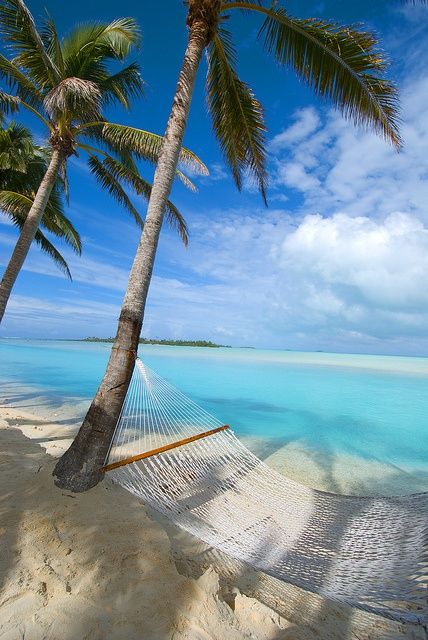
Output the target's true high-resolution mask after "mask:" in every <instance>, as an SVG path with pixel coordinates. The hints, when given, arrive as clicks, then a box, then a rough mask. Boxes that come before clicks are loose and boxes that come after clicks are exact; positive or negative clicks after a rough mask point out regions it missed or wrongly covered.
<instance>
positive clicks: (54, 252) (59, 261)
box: [34, 229, 73, 280]
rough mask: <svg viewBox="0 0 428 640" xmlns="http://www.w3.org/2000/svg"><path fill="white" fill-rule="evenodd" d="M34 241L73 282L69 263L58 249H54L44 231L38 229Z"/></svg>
mask: <svg viewBox="0 0 428 640" xmlns="http://www.w3.org/2000/svg"><path fill="white" fill-rule="evenodd" d="M34 241H35V242H36V244H38V245H39V247H40V249H41V250H42V251H43V252H44V253H46V255H48V256H49V257H50V258H51V259H52V260H53V261H54V262H55V264H56V266H57V267H58V269H59V270H60V271H62V272H63V273H64V275H66V276H67V278H69V280H73V278H72V276H71V271H70V269H69V266H68V264H67V262H66V261H65V259H64V258H63V257H62V255H61V254H60V252H59V251H58V249H56V248H55V247H54V245H53V244H52V242H50V240H48V239H47V237H46V236H45V235H44V233H43V232H42V231H40V229H37V231H36V235H35V236H34Z"/></svg>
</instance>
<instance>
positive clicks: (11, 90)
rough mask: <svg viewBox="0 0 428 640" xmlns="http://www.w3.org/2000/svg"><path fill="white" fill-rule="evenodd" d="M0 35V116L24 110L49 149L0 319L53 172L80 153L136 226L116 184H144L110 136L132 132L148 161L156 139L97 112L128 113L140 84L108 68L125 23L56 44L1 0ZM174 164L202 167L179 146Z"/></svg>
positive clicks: (50, 30)
mask: <svg viewBox="0 0 428 640" xmlns="http://www.w3.org/2000/svg"><path fill="white" fill-rule="evenodd" d="M0 33H1V35H2V36H3V41H4V43H5V45H6V47H7V48H8V51H10V53H11V57H10V58H9V57H7V56H5V55H0V77H1V78H2V79H3V81H4V82H5V83H6V84H7V85H8V90H7V91H0V108H1V110H2V111H3V113H10V112H15V111H17V110H18V109H22V108H25V109H26V110H28V111H30V112H31V113H32V114H33V115H34V116H35V117H36V118H38V119H39V120H40V121H41V122H42V123H43V124H44V125H45V127H46V128H47V130H48V133H49V145H50V147H51V149H52V154H51V162H50V165H49V167H48V171H47V172H46V174H45V176H44V179H43V180H42V182H41V185H40V189H39V192H38V194H36V197H35V200H34V204H33V207H32V209H31V210H30V211H29V213H28V216H27V219H26V222H25V225H24V227H23V230H22V233H21V236H20V238H19V240H18V243H17V246H16V247H15V251H14V254H13V255H12V258H11V261H10V263H9V265H8V267H7V268H6V271H5V273H4V275H3V280H2V283H1V285H0V321H1V318H2V316H3V313H4V310H5V307H6V304H7V301H8V298H9V295H10V292H11V290H12V287H13V285H14V282H15V280H16V277H17V275H18V273H19V270H20V268H21V267H22V264H23V262H24V260H25V257H26V255H27V253H28V249H29V246H30V244H31V241H32V239H33V238H34V235H35V233H36V231H37V228H38V224H39V222H40V220H41V217H42V215H43V212H42V211H43V209H44V207H45V206H46V202H47V198H48V195H49V193H50V190H51V189H52V188H53V185H54V183H55V180H56V177H57V176H58V174H62V175H63V176H64V179H66V178H65V175H66V174H65V167H66V162H67V159H68V158H69V157H70V156H72V155H73V154H77V153H78V152H81V151H82V152H84V153H85V154H86V155H87V157H88V159H89V167H90V169H91V171H92V172H93V173H94V174H95V176H96V177H97V178H98V179H99V180H100V181H101V184H102V185H103V186H105V187H106V188H107V189H108V190H109V191H110V193H111V194H112V195H113V196H114V197H116V198H117V199H118V200H119V201H120V202H121V203H122V204H123V205H125V206H126V207H127V208H128V210H130V212H131V213H132V214H133V215H134V217H135V218H136V220H137V222H138V223H139V224H140V225H142V220H141V218H140V217H139V215H138V212H137V211H136V210H135V208H134V207H133V206H132V203H131V202H130V200H129V198H128V197H127V195H126V192H125V190H124V189H123V188H122V186H121V184H120V183H121V181H122V182H125V183H127V184H128V185H131V186H133V188H134V189H135V190H136V192H137V193H140V194H141V195H143V196H146V197H147V196H148V195H149V194H150V185H149V184H148V183H147V182H145V181H144V180H143V179H142V178H141V176H139V174H138V171H137V169H136V167H135V164H134V161H133V159H132V157H131V155H130V153H129V152H128V149H127V147H126V145H124V144H122V145H121V147H120V149H119V147H118V145H117V144H116V143H115V140H114V139H113V138H114V134H117V131H120V132H126V134H127V135H128V136H131V137H132V135H135V134H136V133H137V134H138V139H139V144H138V148H137V147H135V153H134V156H135V155H136V156H137V158H142V159H147V160H149V161H151V162H154V161H156V159H157V157H158V155H159V151H160V148H161V145H162V137H161V136H157V135H154V134H151V133H150V132H148V131H143V130H136V129H132V128H129V127H125V126H121V125H114V127H113V129H110V127H111V126H112V125H111V124H110V123H109V122H108V120H107V118H106V116H105V114H104V111H105V108H106V107H108V106H110V105H114V104H119V105H122V106H123V107H124V108H129V106H130V103H131V101H132V100H133V99H135V98H138V97H139V96H141V95H142V94H143V87H144V84H143V80H142V78H141V75H140V72H139V68H138V65H137V64H136V63H135V62H133V63H131V64H128V65H127V66H120V68H119V69H118V70H116V69H115V68H114V67H115V66H117V65H118V64H122V63H123V62H124V61H125V59H126V58H127V57H128V55H129V53H130V52H131V51H132V50H133V49H134V48H135V47H137V46H138V44H139V41H140V32H139V28H138V26H137V24H136V22H135V21H134V20H133V19H132V18H119V19H116V20H113V21H112V22H109V23H102V22H99V23H93V22H91V23H88V24H83V25H80V26H78V27H76V28H74V29H73V30H72V31H71V32H70V33H69V34H68V35H66V36H65V37H63V38H61V39H60V37H59V36H58V33H57V30H56V27H55V24H54V22H53V21H52V20H51V19H47V20H45V21H44V23H43V25H42V27H41V28H40V29H38V28H37V27H36V24H35V21H34V19H33V17H32V15H31V13H30V12H29V10H28V8H27V7H26V5H25V3H24V2H23V1H22V0H2V1H1V2H0ZM112 136H113V138H112ZM111 154H113V156H112V155H111ZM114 154H116V157H114ZM100 156H101V159H100ZM180 159H181V161H182V162H183V163H184V164H186V163H187V164H190V165H192V168H194V169H196V171H199V172H202V173H206V168H205V166H204V165H203V163H201V161H199V159H198V158H196V156H194V154H192V153H191V152H190V151H187V150H185V149H183V151H182V152H181V155H180ZM175 175H178V177H180V178H181V179H182V180H183V182H185V184H186V185H187V186H191V185H192V183H191V182H190V180H189V179H188V178H187V177H186V176H185V175H184V174H183V173H182V172H181V171H177V172H176V173H175ZM166 212H167V214H169V217H170V219H171V220H173V221H174V222H175V224H176V226H177V227H178V228H179V231H180V232H181V235H182V237H183V239H185V228H184V227H183V220H182V218H180V217H179V218H177V217H176V213H177V210H176V209H175V207H173V206H169V203H168V204H167V206H166Z"/></svg>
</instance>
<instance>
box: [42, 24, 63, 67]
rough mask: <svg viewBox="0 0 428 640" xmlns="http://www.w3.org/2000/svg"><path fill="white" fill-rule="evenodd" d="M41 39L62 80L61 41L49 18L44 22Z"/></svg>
mask: <svg viewBox="0 0 428 640" xmlns="http://www.w3.org/2000/svg"><path fill="white" fill-rule="evenodd" d="M41 37H42V41H43V44H44V46H45V48H46V51H47V53H48V55H49V57H50V58H51V60H52V61H53V63H54V64H55V66H56V67H57V69H58V71H59V74H60V76H61V78H64V77H65V65H64V58H63V55H62V49H61V41H60V39H59V36H58V32H57V30H56V26H55V22H54V21H53V20H52V18H51V17H50V16H49V17H48V19H47V20H46V21H45V25H44V29H43V31H42V36H41Z"/></svg>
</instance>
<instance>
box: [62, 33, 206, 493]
mask: <svg viewBox="0 0 428 640" xmlns="http://www.w3.org/2000/svg"><path fill="white" fill-rule="evenodd" d="M207 33H208V27H207V25H206V23H205V22H203V21H194V22H193V24H192V25H191V27H190V29H189V38H188V44H187V48H186V52H185V55H184V59H183V64H182V67H181V71H180V75H179V78H178V84H177V89H176V93H175V97H174V101H173V104H172V108H171V112H170V116H169V119H168V124H167V128H166V133H165V140H164V143H163V146H162V151H161V153H160V156H159V161H158V165H157V168H156V171H155V175H154V180H153V187H152V193H151V197H150V201H149V204H148V208H147V215H146V220H145V223H144V229H143V232H142V234H141V238H140V242H139V245H138V249H137V253H136V255H135V259H134V262H133V265H132V269H131V273H130V276H129V280H128V287H127V290H126V293H125V297H124V301H123V305H122V310H121V313H120V317H119V323H118V329H117V334H116V339H115V342H114V344H113V347H112V350H111V354H110V359H109V362H108V365H107V369H106V372H105V374H104V378H103V380H102V382H101V384H100V386H99V388H98V391H97V393H96V395H95V397H94V399H93V401H92V404H91V406H90V408H89V410H88V413H87V414H86V417H85V419H84V421H83V423H82V426H81V427H80V430H79V432H78V434H77V436H76V438H75V439H74V441H73V443H72V445H71V447H70V448H69V449H68V451H66V453H65V454H64V455H63V456H62V458H61V459H60V460H59V461H58V463H57V465H56V467H55V469H54V472H53V473H54V476H56V480H55V483H56V484H57V485H58V486H59V487H62V488H64V489H68V490H70V491H86V490H87V489H90V488H91V487H93V486H94V485H96V484H97V483H98V482H99V481H100V480H101V479H102V476H103V474H102V472H101V471H100V467H102V465H103V463H104V460H105V456H106V455H107V452H108V449H109V445H110V442H111V438H112V436H113V432H114V429H115V426H116V423H117V420H118V417H119V414H120V410H121V408H122V404H123V401H124V398H125V395H126V392H127V390H128V386H129V382H130V379H131V376H132V372H133V369H134V362H135V357H136V352H137V349H138V340H139V337H140V332H141V327H142V323H143V318H144V309H145V304H146V299H147V294H148V290H149V285H150V280H151V276H152V271H153V264H154V260H155V255H156V249H157V245H158V240H159V234H160V231H161V227H162V221H163V216H164V211H165V205H166V202H167V199H168V196H169V194H170V191H171V186H172V182H173V180H174V176H175V170H176V167H177V163H178V156H179V153H180V148H181V144H182V140H183V135H184V130H185V128H186V124H187V119H188V115H189V109H190V103H191V99H192V93H193V88H194V83H195V78H196V73H197V70H198V67H199V62H200V60H201V56H202V52H203V50H204V48H205V46H206V44H207Z"/></svg>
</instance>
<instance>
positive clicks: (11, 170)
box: [0, 122, 82, 279]
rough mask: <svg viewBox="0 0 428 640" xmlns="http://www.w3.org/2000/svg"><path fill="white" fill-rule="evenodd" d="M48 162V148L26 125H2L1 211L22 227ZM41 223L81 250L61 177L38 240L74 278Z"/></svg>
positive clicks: (0, 147) (46, 251)
mask: <svg viewBox="0 0 428 640" xmlns="http://www.w3.org/2000/svg"><path fill="white" fill-rule="evenodd" d="M48 162H49V154H48V151H47V150H46V149H44V148H43V147H40V146H37V145H35V144H34V140H33V137H32V135H31V132H30V131H29V130H28V129H27V128H26V127H24V126H22V125H20V124H18V123H16V122H10V123H9V124H8V125H7V126H6V127H4V128H1V129H0V211H2V212H3V213H4V214H5V215H6V216H7V217H8V218H9V219H10V220H11V221H12V222H13V224H15V225H16V226H17V227H18V228H19V229H22V227H23V225H24V222H25V219H26V217H27V214H28V211H29V210H30V208H31V205H32V203H33V200H34V196H35V193H36V191H37V189H38V187H39V184H40V182H41V180H42V178H43V175H44V174H45V172H46V168H47V164H48ZM40 227H43V228H44V229H45V230H46V231H48V232H50V233H52V234H53V235H55V236H57V237H59V238H61V240H63V241H64V242H65V243H66V244H68V245H69V246H70V247H71V248H72V249H73V251H75V252H76V253H77V254H80V252H81V249H82V244H81V240H80V236H79V234H78V232H77V231H76V229H75V228H74V226H73V224H72V223H71V222H70V220H68V218H67V217H66V216H65V215H64V185H63V183H62V181H61V180H60V179H58V180H57V183H56V184H55V186H54V187H53V189H52V191H51V194H50V196H49V200H48V203H47V206H46V209H45V212H44V215H43V217H42V220H41V222H40V226H39V229H38V230H37V232H36V235H35V238H34V241H35V242H36V243H37V244H38V245H39V246H40V248H41V250H42V251H43V252H45V253H46V254H47V255H48V256H50V257H51V258H52V260H53V261H54V262H55V264H56V265H57V266H58V267H59V269H61V271H63V272H64V273H65V274H66V275H67V276H68V277H69V278H70V279H71V273H70V270H69V268H68V265H67V262H66V261H65V259H64V258H63V256H62V255H61V253H60V252H59V251H58V249H56V247H55V246H54V245H53V244H52V242H51V241H50V240H49V239H48V237H46V235H45V234H44V233H43V232H42V230H41V228H40Z"/></svg>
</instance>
